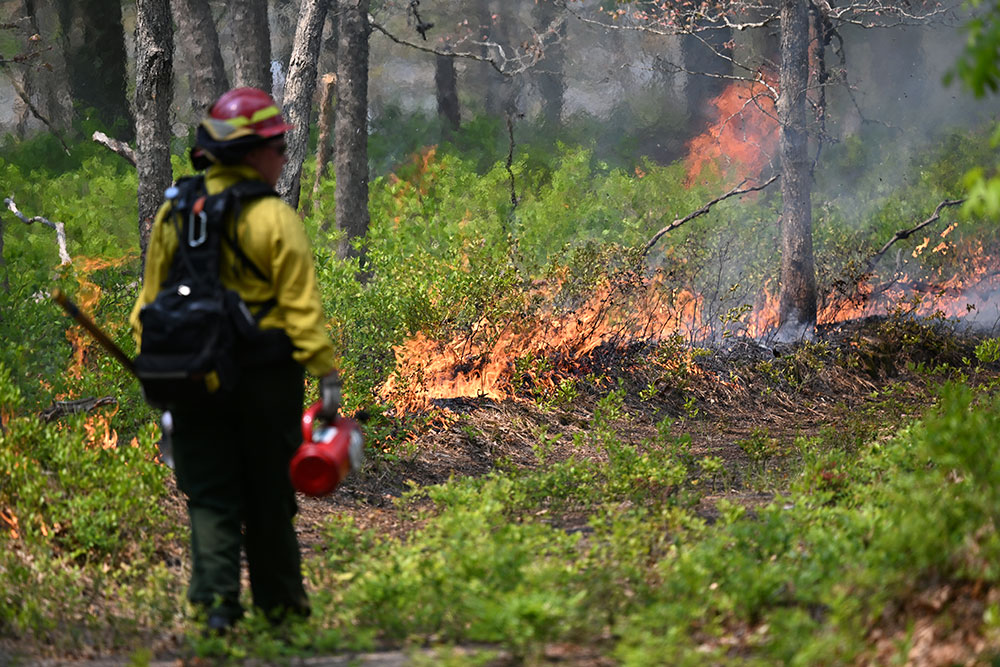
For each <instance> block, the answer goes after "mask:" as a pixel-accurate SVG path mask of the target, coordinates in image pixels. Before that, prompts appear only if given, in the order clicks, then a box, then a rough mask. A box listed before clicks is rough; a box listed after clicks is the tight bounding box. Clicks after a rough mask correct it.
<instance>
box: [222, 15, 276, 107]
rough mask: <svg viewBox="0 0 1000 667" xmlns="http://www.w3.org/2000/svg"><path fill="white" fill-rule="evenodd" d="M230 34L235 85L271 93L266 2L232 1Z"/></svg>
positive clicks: (269, 40)
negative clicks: (232, 33) (232, 40)
mask: <svg viewBox="0 0 1000 667" xmlns="http://www.w3.org/2000/svg"><path fill="white" fill-rule="evenodd" d="M229 6H230V10H231V11H232V13H233V32H234V34H236V35H238V36H239V39H238V40H237V43H236V44H234V45H233V69H234V70H235V76H234V77H233V80H234V82H235V84H236V85H237V86H252V87H254V88H260V89H261V90H266V91H267V92H271V29H270V27H269V25H268V19H267V0H231V2H230V5H229Z"/></svg>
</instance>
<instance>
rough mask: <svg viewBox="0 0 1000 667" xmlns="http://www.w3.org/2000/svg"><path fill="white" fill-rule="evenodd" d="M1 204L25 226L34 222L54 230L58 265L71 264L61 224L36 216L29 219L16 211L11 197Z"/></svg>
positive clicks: (64, 229)
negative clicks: (57, 249) (57, 247)
mask: <svg viewBox="0 0 1000 667" xmlns="http://www.w3.org/2000/svg"><path fill="white" fill-rule="evenodd" d="M3 203H4V204H6V205H7V210H9V211H10V212H11V213H13V214H14V215H16V216H17V219H18V220H20V221H21V222H23V223H24V224H26V225H30V224H33V223H36V222H40V223H42V224H43V225H45V226H46V227H49V228H51V229H54V230H55V232H56V242H57V243H58V244H59V265H60V266H63V265H66V264H70V263H72V261H73V260H72V259H70V256H69V252H68V251H67V250H66V226H65V225H64V224H63V223H61V222H51V221H50V220H48V219H46V218H43V217H42V216H40V215H36V216H35V217H33V218H29V217H27V216H26V215H24V214H23V213H21V212H20V211H19V210H17V205H16V204H15V203H14V198H13V197H6V198H5V199H4V200H3Z"/></svg>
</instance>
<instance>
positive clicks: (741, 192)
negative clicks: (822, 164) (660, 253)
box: [639, 174, 779, 261]
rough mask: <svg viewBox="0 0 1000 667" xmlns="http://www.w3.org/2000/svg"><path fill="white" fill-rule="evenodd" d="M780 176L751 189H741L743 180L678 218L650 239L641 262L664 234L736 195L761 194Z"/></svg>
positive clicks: (641, 256)
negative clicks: (724, 192) (695, 209)
mask: <svg viewBox="0 0 1000 667" xmlns="http://www.w3.org/2000/svg"><path fill="white" fill-rule="evenodd" d="M778 176H779V174H775V175H774V176H772V177H771V178H769V179H767V180H766V181H764V182H763V183H761V184H760V185H755V186H753V187H750V188H743V189H740V188H741V187H742V185H743V184H744V183H746V182H747V179H743V180H742V181H740V183H739V185H737V186H736V187H735V188H733V189H732V190H730V191H729V192H727V193H726V194H724V195H721V196H719V197H716V198H715V199H713V200H712V201H710V202H708V203H707V204H705V205H704V206H702V207H701V208H699V209H698V210H697V211H694V212H693V213H689V214H688V215H686V216H684V217H683V218H678V219H677V220H674V221H673V222H671V223H670V224H669V225H667V226H666V227H664V228H663V229H661V230H660V231H658V232H656V234H654V235H653V238H651V239H649V241H648V242H646V245H645V247H643V249H642V252H641V253H640V255H639V260H640V261H642V260H644V259H645V258H646V255H648V254H649V251H650V250H652V248H653V246H654V245H656V242H657V241H659V240H660V238H661V237H662V236H663V235H664V234H666V233H667V232H670V231H673V230H675V229H677V228H678V227H680V226H681V225H683V224H684V223H685V222H690V221H691V220H694V219H695V218H697V217H698V216H700V215H704V214H705V213H708V212H709V210H710V209H711V208H712V207H713V206H715V205H716V204H718V203H719V202H721V201H723V200H726V199H729V198H730V197H735V196H736V195H745V194H748V193H750V192H760V191H761V190H763V189H764V188H766V187H767V186H769V185H770V184H771V183H774V182H775V181H776V180H778Z"/></svg>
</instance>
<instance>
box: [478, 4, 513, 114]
mask: <svg viewBox="0 0 1000 667" xmlns="http://www.w3.org/2000/svg"><path fill="white" fill-rule="evenodd" d="M493 17H494V13H493V11H492V3H490V2H485V1H482V0H481V1H480V2H479V3H478V13H477V16H476V18H477V20H478V22H479V31H478V33H477V34H476V38H477V39H479V40H482V41H483V42H501V41H502V40H501V39H500V33H501V32H502V30H501V29H500V27H498V26H497V22H498V21H505V20H506V19H505V18H503V17H500V16H499V14H497V18H496V19H494V18H493ZM504 48H507V46H506V45H504ZM481 55H482V56H483V57H484V58H493V57H495V56H496V53H495V52H494V49H492V48H490V47H488V46H484V47H483V48H482V54H481ZM479 67H480V72H481V74H480V76H478V77H476V78H477V79H478V80H479V81H480V85H481V86H483V93H482V96H481V97H482V100H483V111H484V112H485V113H486V114H488V115H490V116H503V115H504V113H505V112H506V110H507V105H506V103H505V100H506V99H507V92H506V77H504V76H503V75H502V74H500V73H498V72H497V71H496V70H495V69H493V68H492V67H490V66H489V65H487V64H485V63H482V64H481V65H480V66H479Z"/></svg>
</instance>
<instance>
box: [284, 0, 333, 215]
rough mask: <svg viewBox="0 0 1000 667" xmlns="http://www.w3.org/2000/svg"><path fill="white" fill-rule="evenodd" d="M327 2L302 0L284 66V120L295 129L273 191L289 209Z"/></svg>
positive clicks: (305, 140)
mask: <svg viewBox="0 0 1000 667" xmlns="http://www.w3.org/2000/svg"><path fill="white" fill-rule="evenodd" d="M329 4H330V3H329V0H302V6H301V8H300V9H299V23H298V26H297V27H296V29H295V44H294V46H293V47H292V57H291V60H290V61H289V65H288V80H287V81H286V82H285V99H284V102H283V104H282V106H283V107H284V111H285V118H286V119H287V120H288V122H289V123H291V124H292V125H294V126H295V128H294V129H292V130H290V131H289V132H288V134H287V136H286V137H285V141H286V143H287V144H288V152H287V153H286V155H287V156H288V162H286V163H285V168H284V169H283V170H282V172H281V178H280V179H279V180H278V187H277V191H278V194H279V195H281V198H282V199H284V200H285V201H286V202H288V205H289V206H291V207H292V208H297V207H298V205H299V192H300V190H301V187H300V180H301V177H302V162H303V161H304V160H305V158H306V151H307V150H308V148H309V126H310V123H311V121H312V113H311V112H312V102H313V94H314V93H315V92H316V62H317V61H318V60H319V48H320V44H321V43H322V38H323V24H324V23H325V21H326V11H327V8H328V7H329Z"/></svg>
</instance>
